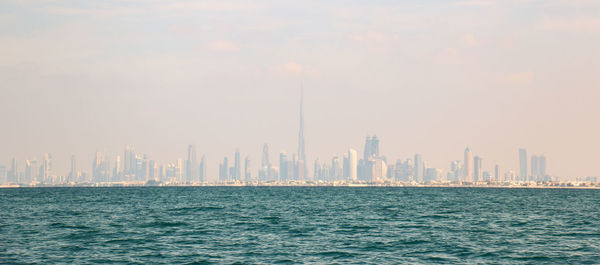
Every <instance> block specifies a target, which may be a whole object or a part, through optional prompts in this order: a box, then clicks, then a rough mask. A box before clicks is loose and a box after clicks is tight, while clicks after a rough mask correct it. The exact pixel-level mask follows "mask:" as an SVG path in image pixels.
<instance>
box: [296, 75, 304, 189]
mask: <svg viewBox="0 0 600 265" xmlns="http://www.w3.org/2000/svg"><path fill="white" fill-rule="evenodd" d="M303 103H304V87H302V83H301V84H300V128H299V131H298V172H297V176H298V180H304V179H305V176H306V153H305V150H304V116H303V109H302V107H303V106H302V105H303Z"/></svg>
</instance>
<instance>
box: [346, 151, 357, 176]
mask: <svg viewBox="0 0 600 265" xmlns="http://www.w3.org/2000/svg"><path fill="white" fill-rule="evenodd" d="M348 171H349V173H348V180H352V181H356V180H358V173H357V172H358V153H357V152H356V150H354V149H352V148H350V149H349V150H348Z"/></svg>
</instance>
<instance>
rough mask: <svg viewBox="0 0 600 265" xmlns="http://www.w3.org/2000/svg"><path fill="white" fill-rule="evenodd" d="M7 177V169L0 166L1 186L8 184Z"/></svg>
mask: <svg viewBox="0 0 600 265" xmlns="http://www.w3.org/2000/svg"><path fill="white" fill-rule="evenodd" d="M6 175H7V171H6V167H5V166H0V185H6V184H8V181H7V180H6Z"/></svg>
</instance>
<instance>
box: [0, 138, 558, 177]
mask: <svg viewBox="0 0 600 265" xmlns="http://www.w3.org/2000/svg"><path fill="white" fill-rule="evenodd" d="M379 143H380V141H379V138H377V136H367V138H366V141H365V146H364V153H363V157H362V158H361V159H359V158H358V152H357V151H356V150H355V149H352V148H350V149H348V151H346V152H345V153H344V154H343V155H342V156H333V157H332V158H331V162H329V163H327V162H321V161H319V159H316V160H315V162H314V171H313V174H312V175H305V173H306V171H305V170H304V168H303V166H304V163H302V160H300V159H299V156H298V155H297V154H294V155H292V156H291V157H290V156H289V155H288V154H287V153H286V152H285V151H282V152H281V153H280V154H279V164H274V163H271V159H270V156H269V146H268V145H267V144H265V145H264V146H263V155H262V162H261V165H260V168H258V170H257V172H258V174H253V172H252V167H251V160H250V158H249V157H248V156H246V157H245V159H244V164H243V165H242V161H241V155H240V152H239V150H236V151H235V154H234V160H233V164H232V165H231V166H230V164H229V161H228V158H227V157H225V158H224V159H223V162H222V163H221V164H220V165H219V178H218V179H216V180H215V179H209V178H208V176H207V174H206V159H205V157H204V156H202V157H201V158H200V159H197V154H196V146H195V145H189V146H188V149H187V159H185V160H184V159H181V158H180V159H177V160H176V161H175V162H172V163H167V164H163V165H159V164H158V163H157V162H156V161H155V160H152V159H150V158H149V157H148V155H145V154H139V153H136V152H135V150H134V149H133V148H132V147H131V146H129V145H127V146H125V150H124V152H123V156H122V158H121V156H116V158H115V159H114V160H113V162H112V163H110V162H109V161H110V160H109V158H108V157H107V156H106V155H105V154H104V153H102V152H96V154H95V156H94V160H93V162H92V170H91V174H87V173H85V172H83V171H79V170H78V168H77V161H76V158H75V156H72V157H71V169H70V171H69V173H68V175H66V176H61V175H56V174H54V173H53V171H52V155H50V154H45V155H44V158H43V160H42V161H40V162H38V161H36V160H25V166H24V168H23V170H19V167H18V163H17V160H16V159H14V158H13V159H12V161H11V166H10V168H9V169H7V168H6V167H5V166H0V184H2V185H6V184H25V185H37V184H67V183H119V182H122V183H146V182H155V183H158V182H162V183H178V184H194V183H206V182H218V183H231V182H234V183H243V182H288V181H297V182H302V181H316V182H319V181H320V182H340V181H343V182H361V183H384V182H418V183H427V182H439V181H448V182H462V183H477V182H503V181H504V182H508V181H549V180H550V176H549V175H548V174H547V173H546V167H547V163H546V157H545V156H543V155H541V156H538V155H533V156H531V157H530V160H529V159H528V157H527V151H526V150H525V149H519V166H520V170H519V173H518V174H517V173H516V172H514V171H512V170H509V171H507V172H504V173H503V172H502V171H501V168H500V166H499V165H495V166H494V171H493V173H490V172H488V171H485V170H484V159H483V158H482V157H480V156H474V155H473V152H472V151H471V149H470V148H466V149H465V151H464V159H463V160H456V161H452V162H451V164H450V170H449V171H447V173H446V174H443V172H442V170H441V169H438V168H433V167H428V166H427V163H426V162H424V160H423V156H422V155H420V154H415V156H414V157H413V158H412V159H410V158H409V159H406V160H397V161H396V163H391V164H388V162H387V159H386V157H385V156H382V155H380V153H379ZM300 150H301V149H300ZM528 162H530V164H528ZM242 166H243V168H242Z"/></svg>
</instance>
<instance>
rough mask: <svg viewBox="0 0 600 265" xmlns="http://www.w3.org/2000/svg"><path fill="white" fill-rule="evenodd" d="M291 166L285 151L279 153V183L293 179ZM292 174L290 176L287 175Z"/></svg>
mask: <svg viewBox="0 0 600 265" xmlns="http://www.w3.org/2000/svg"><path fill="white" fill-rule="evenodd" d="M292 169H293V165H292V163H291V161H290V159H289V157H288V155H287V154H286V152H285V150H282V151H281V152H280V153H279V179H280V180H281V181H286V180H291V179H292V177H293V172H294V171H293V170H292ZM289 173H292V174H289Z"/></svg>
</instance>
